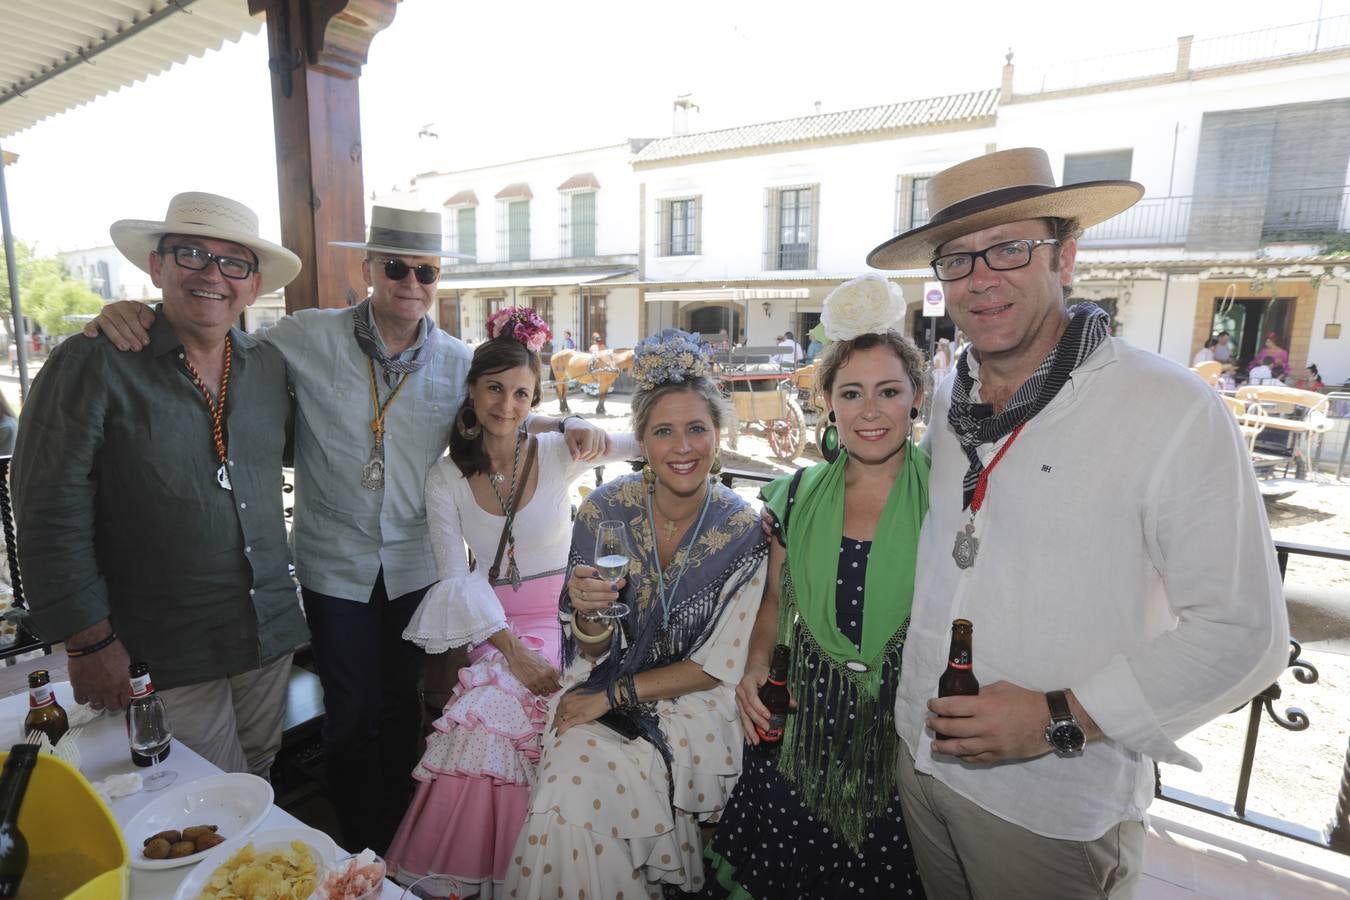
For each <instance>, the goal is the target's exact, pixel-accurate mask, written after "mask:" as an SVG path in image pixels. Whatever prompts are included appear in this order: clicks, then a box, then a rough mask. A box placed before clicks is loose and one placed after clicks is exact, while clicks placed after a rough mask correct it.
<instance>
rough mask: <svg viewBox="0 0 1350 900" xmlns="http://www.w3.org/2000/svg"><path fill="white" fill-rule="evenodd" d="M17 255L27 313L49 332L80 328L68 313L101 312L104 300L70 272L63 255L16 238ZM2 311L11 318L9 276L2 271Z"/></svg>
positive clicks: (20, 288)
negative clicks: (41, 250)
mask: <svg viewBox="0 0 1350 900" xmlns="http://www.w3.org/2000/svg"><path fill="white" fill-rule="evenodd" d="M14 258H15V260H16V261H17V264H18V272H19V299H20V301H21V302H22V305H23V313H24V315H25V316H27V317H28V318H30V319H32V320H33V321H35V322H37V323H38V324H40V325H41V326H42V330H43V331H45V332H46V333H48V334H64V333H67V332H70V331H74V330H76V329H77V328H79V327H80V323H79V322H67V321H65V319H64V317H65V316H78V315H88V314H90V313H97V312H98V311H99V310H100V309H101V308H102V307H103V300H102V299H101V298H100V297H99V296H98V295H97V294H95V293H94V292H93V291H91V290H90V289H89V288H88V287H87V286H86V285H85V284H83V283H81V282H79V281H75V280H74V279H72V278H70V277H69V276H67V275H66V271H65V267H64V266H63V265H62V264H61V260H60V258H59V257H55V256H40V255H38V252H37V248H35V247H34V246H33V245H31V244H29V243H27V242H25V241H20V240H16V241H15V242H14ZM0 313H2V314H3V315H4V317H5V318H6V319H9V317H10V297H9V277H8V274H7V273H6V272H0Z"/></svg>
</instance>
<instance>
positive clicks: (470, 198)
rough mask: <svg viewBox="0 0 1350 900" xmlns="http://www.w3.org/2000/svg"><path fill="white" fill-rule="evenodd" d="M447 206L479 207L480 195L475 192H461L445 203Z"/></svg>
mask: <svg viewBox="0 0 1350 900" xmlns="http://www.w3.org/2000/svg"><path fill="white" fill-rule="evenodd" d="M445 205H446V206H477V205H478V195H477V194H475V193H474V192H473V191H460V192H459V193H458V194H455V195H454V196H452V197H451V198H450V199H449V200H447V201H445Z"/></svg>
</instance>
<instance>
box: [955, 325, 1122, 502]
mask: <svg viewBox="0 0 1350 900" xmlns="http://www.w3.org/2000/svg"><path fill="white" fill-rule="evenodd" d="M1110 331H1111V317H1110V316H1109V315H1108V314H1107V313H1106V311H1105V310H1103V309H1101V308H1100V307H1098V306H1097V305H1096V304H1094V303H1079V304H1077V305H1076V306H1073V307H1070V308H1069V324H1068V327H1066V328H1065V329H1064V333H1063V334H1062V335H1060V338H1059V343H1058V344H1056V345H1055V349H1054V350H1051V351H1050V355H1049V356H1047V357H1046V358H1045V359H1044V360H1043V361H1042V362H1041V364H1040V365H1039V366H1037V367H1036V371H1035V372H1033V373H1032V374H1031V377H1030V378H1028V379H1027V380H1026V381H1024V382H1023V383H1022V386H1021V387H1019V388H1018V389H1017V393H1015V394H1013V396H1012V399H1011V400H1009V401H1008V405H1007V406H1005V407H1003V411H1002V412H999V413H995V412H994V408H993V406H992V405H990V404H988V403H974V402H972V401H971V399H970V394H971V391H972V390H973V389H974V387H975V379H974V377H973V376H972V375H971V374H970V363H969V359H968V358H969V356H970V353H969V352H966V353H962V354H961V358H960V360H959V361H958V362H957V364H956V381H955V383H954V384H953V385H952V403H951V408H950V409H948V410H947V423H948V424H949V425H951V426H952V429H953V430H954V431H955V432H956V439H957V440H958V441H960V442H961V449H962V450H964V451H965V453H966V459H967V460H969V461H970V468H968V469H966V475H965V478H964V479H963V480H962V482H961V488H962V509H966V508H968V507H969V506H970V501H971V500H973V499H974V498H975V486H976V485H977V484H979V481H980V473H981V472H983V471H984V463H982V462H980V455H979V453H977V452H976V450H977V448H978V447H979V446H980V445H981V444H992V443H994V442H995V441H998V440H999V439H1001V438H1003V437H1004V436H1005V435H1008V434H1011V433H1012V432H1013V429H1015V428H1017V426H1018V425H1021V424H1022V423H1023V422H1026V421H1028V420H1030V419H1031V417H1032V416H1034V415H1036V414H1037V413H1038V412H1040V411H1041V410H1042V409H1044V408H1045V406H1046V404H1048V403H1049V402H1050V401H1051V400H1052V399H1054V396H1055V395H1056V394H1058V393H1059V389H1060V388H1062V387H1064V384H1065V382H1067V381H1068V380H1069V376H1070V375H1072V374H1073V370H1074V369H1076V368H1078V366H1079V365H1080V364H1081V363H1082V362H1083V360H1085V359H1087V358H1088V356H1090V355H1091V354H1092V351H1093V350H1096V349H1097V347H1098V345H1100V344H1101V342H1102V341H1104V340H1106V338H1107V337H1108V336H1109V334H1110Z"/></svg>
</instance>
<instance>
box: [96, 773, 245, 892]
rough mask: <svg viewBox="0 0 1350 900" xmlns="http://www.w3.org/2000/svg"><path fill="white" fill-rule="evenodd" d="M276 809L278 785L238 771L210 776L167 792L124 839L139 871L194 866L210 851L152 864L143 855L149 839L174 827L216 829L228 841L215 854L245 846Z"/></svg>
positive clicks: (127, 827)
mask: <svg viewBox="0 0 1350 900" xmlns="http://www.w3.org/2000/svg"><path fill="white" fill-rule="evenodd" d="M271 806H272V786H271V785H270V784H268V783H267V782H266V781H264V780H263V779H261V778H259V777H258V776H257V775H245V774H241V773H238V772H229V773H221V774H220V775H208V776H207V777H205V778H198V779H197V780H196V781H189V782H187V783H186V784H174V785H170V786H169V787H167V788H165V789H164V791H163V792H162V793H161V794H160V795H159V796H158V797H156V798H155V799H154V800H151V801H150V803H149V804H147V805H146V806H145V807H143V808H142V809H141V811H140V812H138V813H136V815H135V816H133V817H132V819H131V821H130V822H128V823H127V824H125V825H123V826H122V834H123V835H124V836H125V837H126V840H127V848H128V849H129V850H130V851H131V864H132V865H133V866H135V867H136V868H138V869H172V868H175V867H176V866H190V865H192V864H193V863H196V862H201V861H202V859H203V858H205V857H206V855H207V854H208V853H209V852H210V851H208V850H203V851H201V852H200V853H193V854H192V855H191V856H182V857H179V858H178V859H146V858H145V857H144V856H143V855H142V854H141V848H142V847H144V846H145V839H146V838H148V837H149V836H150V835H152V834H158V833H159V832H161V831H166V830H168V829H170V828H173V829H177V830H179V831H181V830H183V829H184V828H187V827H189V826H192V825H215V826H217V829H218V831H217V833H218V834H220V835H221V836H222V837H224V838H225V842H224V843H223V844H217V845H216V846H215V847H213V848H211V849H213V850H214V849H220V848H227V847H228V848H231V849H235V848H238V847H241V846H243V844H244V840H245V839H246V838H247V837H248V835H249V833H250V832H252V831H253V829H255V828H257V827H258V823H259V822H261V821H262V820H263V817H264V816H266V815H267V813H268V811H269V810H270V808H271Z"/></svg>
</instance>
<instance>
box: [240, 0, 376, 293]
mask: <svg viewBox="0 0 1350 900" xmlns="http://www.w3.org/2000/svg"><path fill="white" fill-rule="evenodd" d="M397 4H398V0H249V12H250V13H251V14H253V15H258V14H259V13H264V12H265V13H266V16H267V42H268V48H269V55H270V57H271V58H270V59H269V61H268V66H269V68H271V70H272V118H273V123H274V124H273V130H274V132H275V134H276V144H277V184H278V189H279V195H280V201H281V240H282V243H283V244H285V245H286V246H287V247H288V248H290V249H291V250H292V251H294V252H295V253H296V254H297V255H299V257H300V261H301V262H302V263H303V266H302V268H301V270H300V275H299V276H298V277H297V278H296V279H295V280H294V281H292V282H291V283H290V285H289V286H288V287H287V288H286V310H287V311H288V312H294V311H295V310H297V309H304V308H306V307H313V306H322V307H333V306H336V307H342V306H350V305H351V304H353V303H356V302H358V301H359V300H361V299H362V298H363V297H365V295H366V287H365V283H364V281H363V280H362V277H361V254H360V253H359V252H358V251H355V250H350V249H345V248H341V247H332V246H329V243H328V242H329V241H356V240H364V239H365V228H366V226H365V205H364V202H363V198H362V195H363V192H364V187H363V185H362V179H361V104H360V91H359V87H360V78H361V67H362V66H363V65H365V62H366V56H367V53H368V52H369V50H370V42H371V40H372V39H373V38H374V37H375V35H376V34H377V33H379V32H380V31H382V30H383V29H384V28H386V27H388V25H389V23H390V22H392V21H393V20H394V12H395V10H396V9H397Z"/></svg>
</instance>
